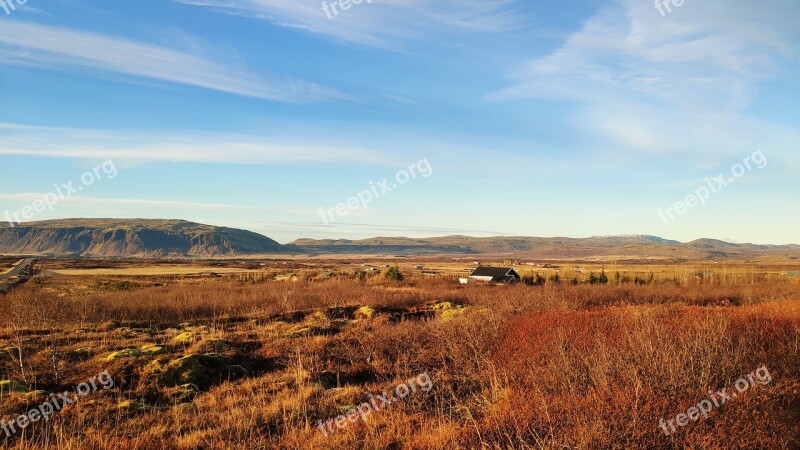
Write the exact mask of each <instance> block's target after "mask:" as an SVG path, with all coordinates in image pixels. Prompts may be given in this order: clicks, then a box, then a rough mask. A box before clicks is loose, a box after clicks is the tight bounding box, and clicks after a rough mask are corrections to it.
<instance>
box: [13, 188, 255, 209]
mask: <svg viewBox="0 0 800 450" xmlns="http://www.w3.org/2000/svg"><path fill="white" fill-rule="evenodd" d="M44 195H45V193H43V192H16V193H4V192H0V200H3V201H19V202H33V201H36V200H40V199H41V198H42V197H43V196H44ZM61 203H64V204H66V203H74V204H87V205H92V206H128V207H136V206H146V207H169V208H173V207H177V208H187V209H202V210H206V209H234V210H265V208H259V207H255V206H244V205H228V204H224V203H203V202H188V201H182V200H152V199H141V198H98V197H86V196H74V197H67V198H65V199H63V200H61Z"/></svg>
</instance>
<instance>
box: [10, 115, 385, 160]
mask: <svg viewBox="0 0 800 450" xmlns="http://www.w3.org/2000/svg"><path fill="white" fill-rule="evenodd" d="M297 142H301V141H293V143H286V142H282V141H279V140H277V139H275V140H272V141H268V140H267V139H266V138H264V137H260V136H249V135H241V134H226V133H212V132H179V131H175V132H162V133H149V132H132V131H127V130H90V129H80V128H53V127H39V126H29V125H18V124H4V123H0V155H4V154H5V155H34V156H48V157H58V158H113V159H114V160H121V159H128V160H143V161H171V162H202V163H232V164H282V163H331V162H336V163H353V162H358V163H373V164H383V163H386V162H387V157H386V156H385V155H382V154H380V153H379V152H376V151H373V150H369V149H364V148H359V147H348V146H335V145H324V144H316V143H313V144H307V145H301V144H298V143H297Z"/></svg>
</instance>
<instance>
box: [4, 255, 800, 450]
mask: <svg viewBox="0 0 800 450" xmlns="http://www.w3.org/2000/svg"><path fill="white" fill-rule="evenodd" d="M394 262H395V261H388V260H379V259H376V260H374V261H370V262H367V263H363V262H354V261H335V260H331V261H319V260H315V261H298V260H287V261H270V262H268V263H266V264H264V265H263V266H262V265H260V264H259V263H255V262H242V263H239V262H226V263H224V264H222V265H221V266H220V265H217V264H218V263H214V264H204V266H206V267H217V268H224V267H228V268H237V269H241V270H247V271H248V272H247V273H235V274H223V275H222V276H220V277H202V276H196V275H191V276H188V275H187V276H183V275H174V274H170V275H167V274H153V275H148V276H143V275H136V274H135V273H133V272H131V273H127V274H125V275H124V276H108V275H95V276H48V277H37V278H34V279H32V280H30V281H29V282H27V283H25V284H23V285H21V286H19V287H17V288H16V289H14V290H13V291H11V292H10V293H9V294H7V295H6V296H4V297H0V301H2V302H3V307H2V308H0V321H1V322H0V358H1V359H0V379H2V380H9V381H14V382H16V383H19V384H20V385H23V386H24V387H25V389H18V390H19V391H21V392H12V393H8V392H2V393H0V396H1V398H0V416H2V419H3V420H12V419H14V418H15V417H17V416H18V415H20V414H23V413H25V412H26V411H28V410H30V409H31V408H33V407H35V406H36V405H38V404H40V403H41V402H42V401H44V400H45V396H46V393H48V392H62V391H64V390H67V389H70V388H72V387H74V386H76V385H78V384H80V383H82V382H84V381H86V380H87V379H89V378H90V377H92V376H94V375H96V374H98V373H100V372H102V371H105V370H107V371H108V372H109V373H110V374H111V376H113V379H114V380H115V387H114V388H112V389H109V390H98V391H96V392H92V393H91V394H89V395H87V396H86V397H85V398H81V399H79V400H78V401H77V402H75V403H74V404H72V405H69V406H67V407H65V408H64V409H63V410H62V411H59V412H57V413H54V414H53V415H52V416H51V417H50V418H49V420H47V421H40V422H38V423H36V424H33V425H30V426H29V427H28V428H26V429H25V430H24V431H22V432H19V433H15V434H13V435H12V436H10V437H6V436H5V435H4V434H3V433H2V432H1V431H0V439H3V440H2V446H3V447H4V448H20V449H28V448H30V449H32V448H73V449H78V448H81V449H83V448H97V449H111V448H114V449H120V448H124V449H128V448H135V449H156V448H179V449H217V448H219V449H222V448H237V449H238V448H240V449H259V448H331V449H349V448H363V449H385V448H397V449H399V448H429V449H438V448H454V449H458V448H464V449H466V448H491V449H495V448H498V449H499V448H521V449H522V448H547V449H551V448H552V449H555V448H588V449H601V448H626V449H627V448H674V449H678V448H697V449H711V448H786V449H792V448H800V438H798V436H800V348H799V347H800V284H798V283H797V282H796V281H795V280H793V279H791V278H788V277H786V276H785V275H783V274H784V273H786V272H787V271H788V270H797V268H796V267H795V266H793V265H792V264H787V263H774V262H755V263H743V262H731V263H718V264H665V263H659V264H650V265H644V264H636V263H622V262H620V263H617V264H616V265H610V264H608V263H605V264H600V263H596V262H587V261H561V262H548V266H547V267H545V266H544V265H541V266H539V267H537V266H519V268H520V269H521V271H522V272H523V275H525V276H531V277H534V278H535V275H536V274H540V275H541V278H542V279H543V280H544V281H543V283H542V284H541V285H536V286H529V285H525V284H522V283H521V284H519V285H516V286H495V287H492V286H460V285H459V284H458V283H457V281H456V280H455V279H456V278H457V277H458V276H459V275H462V274H463V273H464V272H466V270H467V269H469V267H470V264H471V262H465V261H459V262H453V261H435V260H429V261H410V260H409V261H401V264H400V269H401V271H402V272H403V273H404V274H405V275H406V279H405V280H403V281H400V282H397V281H390V280H386V279H384V277H383V276H382V275H381V274H376V273H375V272H379V271H385V270H386V268H385V266H386V265H393V264H394ZM70 264H71V263H69V262H66V261H55V262H46V263H45V264H44V266H43V267H40V268H41V269H43V273H47V272H48V271H51V269H52V270H57V269H63V268H65V267H68V266H69V265H70ZM114 264H119V265H120V266H122V267H123V268H125V269H127V270H131V269H132V268H134V267H136V264H132V263H130V264H129V263H107V264H106V263H104V264H101V265H110V266H114ZM170 264H173V263H170ZM174 264H175V265H180V263H174ZM554 266H555V267H554ZM372 267H375V268H377V270H369V269H370V268H372ZM216 271H217V272H220V273H221V272H222V271H221V270H216ZM287 272H291V273H293V274H296V275H297V280H298V281H297V282H291V281H286V282H278V281H273V279H272V278H273V276H274V275H276V274H280V273H287ZM603 272H605V274H606V276H607V277H608V282H607V283H597V284H589V282H588V280H589V277H590V274H594V275H598V274H600V273H603ZM617 273H619V274H620V275H619V276H617V275H616V274H617ZM554 274H559V278H558V281H555V279H554V277H553V275H554ZM635 280H639V281H638V282H637V281H635ZM761 366H766V367H767V368H768V369H769V371H770V374H771V375H772V381H771V382H770V383H768V384H765V385H759V386H757V387H755V388H753V389H752V390H751V391H748V392H747V393H745V394H743V395H742V396H741V397H739V398H737V399H736V400H735V401H732V402H729V403H727V404H725V405H722V406H720V407H719V408H716V409H715V410H714V411H712V412H711V414H710V416H709V418H708V419H701V420H698V421H696V422H692V423H691V424H690V425H688V426H686V427H683V428H681V429H679V430H678V431H677V432H675V433H672V434H671V435H670V436H666V435H665V434H664V433H663V432H662V431H661V429H659V422H658V421H659V419H661V418H670V417H674V416H675V415H677V414H679V413H681V412H685V411H686V410H687V408H689V407H691V406H692V405H695V404H697V403H698V402H699V401H701V400H703V399H705V398H707V397H708V391H709V390H719V389H722V388H725V387H729V386H730V385H731V384H732V383H733V382H735V380H737V379H738V378H739V377H741V376H743V375H744V374H747V373H750V372H752V371H753V370H755V369H756V368H758V367H761ZM423 372H425V373H427V374H428V375H429V376H430V379H431V380H432V381H433V383H434V384H433V388H432V389H431V390H429V391H427V392H422V391H418V392H415V393H412V394H410V395H409V396H408V397H407V398H406V399H405V400H404V401H402V402H396V403H393V404H392V405H390V406H389V407H387V408H386V409H384V410H381V411H376V412H374V413H373V414H371V415H370V416H369V417H368V420H367V421H361V420H357V421H355V422H354V423H349V424H348V426H347V427H346V428H344V429H342V430H339V431H337V432H335V433H333V434H331V435H328V436H326V435H324V434H323V433H322V432H321V431H320V429H319V427H318V423H319V422H318V421H319V420H322V421H326V420H328V419H329V418H334V417H336V416H338V415H340V414H342V413H343V412H344V411H347V410H348V409H350V408H353V407H354V406H356V405H359V404H361V403H362V402H364V401H366V400H367V399H368V398H369V396H370V395H374V394H380V393H382V392H385V391H390V390H392V389H393V388H394V387H395V386H397V385H398V384H400V383H402V382H403V381H405V380H408V379H409V378H411V377H414V376H416V375H418V374H420V373H423ZM37 390H40V391H42V392H35V391H37ZM22 391H24V392H22Z"/></svg>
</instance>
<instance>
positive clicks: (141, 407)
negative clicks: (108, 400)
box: [117, 400, 150, 411]
mask: <svg viewBox="0 0 800 450" xmlns="http://www.w3.org/2000/svg"><path fill="white" fill-rule="evenodd" d="M117 409H122V410H126V411H147V410H148V409H150V406H148V405H147V404H145V403H141V402H135V401H133V400H123V401H121V402H119V403H117Z"/></svg>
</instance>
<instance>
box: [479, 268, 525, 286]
mask: <svg viewBox="0 0 800 450" xmlns="http://www.w3.org/2000/svg"><path fill="white" fill-rule="evenodd" d="M521 278H522V277H520V276H519V274H518V273H517V271H516V270H514V269H512V268H511V267H478V268H476V269H475V271H473V272H472V274H471V275H470V276H469V282H472V283H492V284H514V283H516V282H517V281H519V280H520V279H521Z"/></svg>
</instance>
